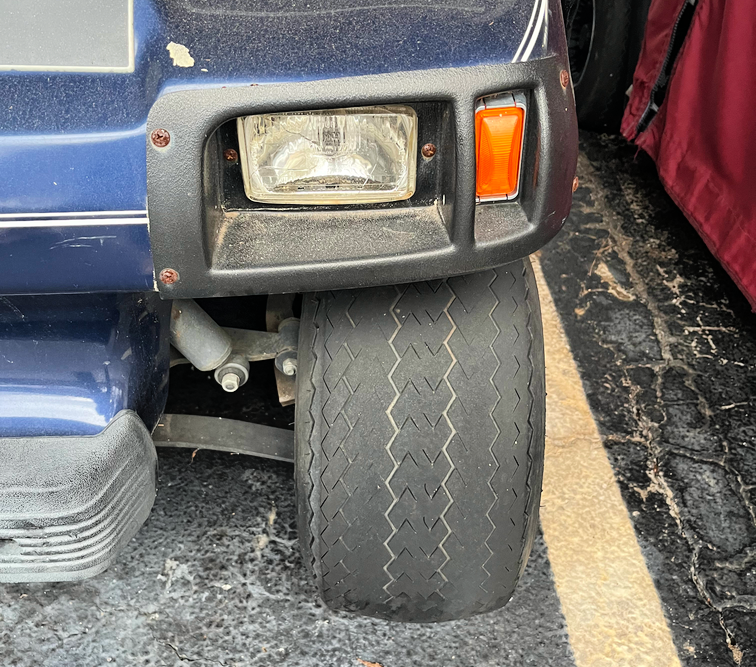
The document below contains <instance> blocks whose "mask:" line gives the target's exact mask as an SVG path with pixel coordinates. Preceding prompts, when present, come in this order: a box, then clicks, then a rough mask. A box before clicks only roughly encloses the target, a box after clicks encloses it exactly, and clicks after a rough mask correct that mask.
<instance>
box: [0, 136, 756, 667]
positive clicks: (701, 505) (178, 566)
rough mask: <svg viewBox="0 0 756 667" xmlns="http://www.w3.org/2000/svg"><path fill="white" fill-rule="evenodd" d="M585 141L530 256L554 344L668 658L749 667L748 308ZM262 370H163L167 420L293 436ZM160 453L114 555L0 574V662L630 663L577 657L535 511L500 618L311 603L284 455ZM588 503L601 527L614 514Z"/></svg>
mask: <svg viewBox="0 0 756 667" xmlns="http://www.w3.org/2000/svg"><path fill="white" fill-rule="evenodd" d="M581 148H582V151H581V162H580V167H579V175H580V179H581V186H580V188H579V189H578V191H577V192H576V194H575V204H574V207H573V212H572V214H571V216H570V219H569V220H568V222H567V224H566V226H565V229H564V230H563V231H562V232H561V233H560V235H559V236H558V237H557V238H556V239H555V240H554V241H553V242H552V243H551V244H550V245H549V246H548V247H546V248H544V249H543V250H542V251H541V252H540V253H539V256H538V258H537V260H536V261H538V263H539V265H540V267H541V269H542V272H543V276H544V277H545V280H546V284H547V285H548V291H549V293H550V296H551V299H553V303H554V305H555V306H556V312H557V313H558V316H559V317H558V319H559V320H560V321H561V327H562V328H563V331H564V334H566V340H567V342H568V343H569V348H565V349H568V350H569V349H571V351H572V359H574V363H575V365H576V368H577V371H578V373H579V377H580V380H581V381H582V390H583V391H584V393H583V391H581V392H580V393H581V395H582V396H584V398H585V399H586V400H587V404H588V405H589V406H590V409H591V410H592V414H593V418H594V419H595V422H596V424H597V425H598V429H599V433H600V438H601V441H602V442H603V450H604V451H605V452H606V456H607V457H608V461H609V463H610V464H611V470H612V471H613V473H614V478H615V480H616V483H617V484H618V487H619V491H620V492H621V501H622V502H623V503H624V508H623V509H622V511H623V512H625V511H626V516H627V517H629V521H630V522H631V526H632V528H633V529H634V530H632V531H630V534H631V535H634V539H635V540H636V541H637V545H638V548H639V553H640V554H641V557H640V562H641V565H642V566H643V567H644V568H645V569H646V570H647V572H648V575H650V580H651V581H652V582H653V586H652V587H651V588H652V592H653V596H652V597H654V598H655V599H656V600H657V602H656V603H655V604H658V605H660V609H661V611H662V614H661V616H660V618H661V619H662V624H666V628H668V632H669V635H670V637H671V641H672V642H673V645H674V648H673V651H675V652H676V654H677V657H676V659H677V660H678V661H679V664H680V665H684V666H685V667H692V666H698V665H715V666H717V667H719V666H726V665H740V666H748V665H756V511H755V506H754V502H755V500H754V494H755V492H756V364H755V363H754V359H756V318H755V317H754V315H753V314H752V313H751V312H750V309H749V307H748V305H747V303H746V301H745V299H744V298H743V297H742V295H740V293H739V292H738V290H737V288H736V287H735V286H734V285H733V283H732V281H731V280H730V279H729V277H728V276H727V275H726V273H725V272H724V271H723V270H722V268H721V267H720V266H719V265H718V264H717V263H716V261H715V260H714V259H713V258H712V257H711V256H710V254H709V253H708V251H707V249H706V247H705V245H704V244H703V242H702V241H701V240H700V238H699V237H698V236H697V234H696V233H695V231H694V230H693V228H692V227H690V225H689V224H688V223H687V222H686V220H685V219H684V217H683V216H682V214H681V213H680V212H679V211H678V209H677V208H676V207H675V205H674V204H673V203H672V202H671V201H670V199H669V198H668V197H667V196H666V194H665V193H664V191H663V189H662V188H661V186H660V184H659V182H658V179H657V177H656V173H655V170H654V167H653V164H652V163H651V162H650V160H648V159H647V158H646V157H645V156H644V155H642V154H636V151H635V149H634V148H633V147H631V146H628V145H627V144H626V143H625V142H624V141H622V140H620V139H618V138H607V137H599V136H595V135H583V136H582V146H581ZM260 303H261V302H260V300H259V299H257V300H256V299H248V300H236V301H226V300H224V303H217V304H209V305H208V307H209V308H210V309H213V308H215V309H217V312H215V313H214V314H215V315H216V316H217V317H218V318H219V319H223V318H224V317H225V318H226V321H224V322H223V323H224V324H227V325H229V326H251V327H254V326H257V327H260V328H263V323H262V322H261V321H260V315H259V313H257V314H255V306H259V305H260ZM547 370H548V369H547ZM255 371H257V372H256V374H255V376H254V377H255V380H254V381H253V382H250V383H249V384H248V385H246V386H245V387H243V388H242V389H241V390H240V391H239V392H237V393H236V394H234V395H232V396H229V395H227V394H225V393H223V392H222V390H221V389H220V388H219V387H217V385H215V384H214V382H213V380H212V379H211V378H210V377H209V375H208V374H206V373H200V372H198V371H194V370H192V369H191V368H189V367H177V368H175V369H174V370H173V371H172V377H171V383H172V384H171V397H170V399H169V406H168V411H170V412H185V413H192V414H212V415H217V416H224V417H233V418H236V419H246V420H249V421H258V422H262V423H267V424H270V425H274V426H280V427H284V428H291V427H292V425H293V409H292V408H291V407H289V408H281V407H280V406H278V405H277V404H276V402H275V400H274V397H275V385H274V383H273V377H272V368H271V365H270V364H269V363H263V364H260V365H259V367H257V366H256V367H255ZM578 389H580V387H579V388H578ZM208 397H210V398H208ZM589 414H590V413H589ZM159 455H160V476H159V492H158V497H157V501H156V504H155V508H154V510H153V512H152V515H151V517H150V519H149V520H148V521H147V523H146V524H145V526H144V527H143V528H142V530H141V531H140V532H139V534H138V535H137V536H136V538H135V539H134V540H133V541H132V542H131V543H130V545H129V546H128V548H127V550H126V551H125V552H124V553H123V554H122V556H121V557H120V559H119V561H118V563H117V564H116V566H114V567H113V568H111V569H110V570H108V571H107V572H105V573H103V574H101V575H100V576H98V577H95V578H94V579H92V580H89V581H86V582H83V583H80V584H55V585H50V584H30V585H4V586H0V664H2V665H8V666H11V665H14V666H15V665H19V666H20V665H24V666H26V665H46V666H47V665H49V666H55V667H57V666H61V667H62V666H66V667H68V666H79V665H81V666H90V665H111V664H116V665H118V664H120V665H183V664H186V663H192V664H194V665H197V666H198V667H199V666H204V665H208V666H209V665H229V666H230V665H239V666H246V665H278V664H286V665H293V666H300V665H301V666H303V667H304V666H313V667H314V666H316V665H317V666H319V667H320V666H327V667H331V666H334V667H342V666H343V667H347V666H355V667H359V666H360V665H363V666H364V665H371V663H375V664H378V665H381V666H382V667H410V666H413V667H414V666H415V665H422V666H431V665H433V666H436V665H438V666H441V665H443V666H444V667H446V666H447V665H455V666H457V665H459V666H464V667H468V666H469V667H489V666H490V667H493V666H497V667H499V666H501V667H505V666H510V665H511V666H515V665H517V666H519V665H538V666H539V667H545V666H549V667H552V666H553V667H571V666H572V665H576V666H577V667H583V666H584V665H585V666H586V667H587V665H589V664H590V665H591V666H592V667H593V666H596V667H598V666H599V665H601V666H602V667H603V666H606V667H609V666H611V665H630V664H631V663H629V662H628V661H624V662H623V660H622V658H621V657H620V658H617V657H616V656H621V655H623V651H622V649H623V648H628V651H629V650H630V648H631V647H623V646H621V645H620V646H617V643H618V642H619V643H620V644H621V642H632V638H630V639H627V638H624V639H618V638H617V637H613V638H612V637H609V638H606V639H605V642H604V644H602V645H603V646H609V645H610V644H611V642H614V646H613V650H614V652H613V653H612V654H611V655H612V656H614V657H611V658H610V657H607V656H608V655H609V654H608V653H607V655H606V656H604V657H603V658H602V657H601V656H600V655H597V656H595V657H594V658H587V657H586V655H587V654H586V653H585V652H584V651H582V649H578V645H579V644H580V645H581V646H583V645H584V643H582V644H581V642H582V638H581V636H580V634H581V633H585V632H588V631H590V630H589V629H590V627H591V626H590V619H589V622H588V623H587V625H586V624H579V623H576V622H574V620H573V619H574V618H575V615H574V605H573V602H572V601H569V602H568V600H567V597H566V596H567V595H568V593H569V589H570V586H569V583H570V582H569V581H566V579H565V571H564V569H563V568H562V569H560V568H557V567H556V559H557V556H558V557H559V558H560V559H561V560H560V562H569V556H570V554H569V553H568V554H566V556H567V560H566V561H565V560H564V556H565V554H564V553H563V550H564V547H563V546H560V547H559V548H560V549H561V551H560V553H559V554H557V553H555V552H554V553H552V554H551V556H552V558H553V560H554V567H552V563H551V562H550V554H549V552H548V550H547V547H546V542H548V543H549V544H550V546H549V548H550V549H552V551H554V550H555V549H556V548H557V546H556V545H557V542H556V540H554V541H552V542H549V538H550V535H551V534H552V533H553V528H551V527H549V526H547V524H546V522H544V535H545V537H546V538H547V539H546V542H544V539H543V536H541V535H539V538H538V539H537V541H536V545H535V548H534V552H533V554H532V556H531V559H530V562H529V564H528V567H527V569H526V572H525V575H524V577H523V580H522V582H521V583H520V586H519V588H518V590H517V592H516V594H515V596H514V598H513V599H512V601H511V602H510V603H509V604H508V605H507V606H506V607H505V608H504V609H502V610H501V611H499V612H496V613H493V614H489V615H484V616H479V617H476V618H473V619H469V620H465V621H459V622H453V623H446V624H440V625H416V624H413V625H405V624H396V623H387V622H383V621H377V620H372V619H366V618H361V617H356V616H351V615H348V614H336V613H333V612H330V611H328V610H327V609H325V608H324V607H323V605H322V604H321V603H320V602H319V601H318V599H317V594H316V591H315V587H314V586H313V584H312V582H311V580H310V577H309V575H308V574H307V573H306V571H305V568H304V566H303V563H302V559H301V557H300V554H299V551H298V547H297V540H296V538H297V535H296V521H295V507H294V486H293V479H292V468H291V467H290V466H288V465H286V464H282V463H274V462H267V461H263V460H257V459H254V458H249V457H244V456H239V455H232V454H222V453H216V452H209V451H198V452H192V451H190V450H163V451H160V452H159ZM602 455H603V454H602ZM555 486H556V485H555ZM549 491H550V497H552V498H558V497H559V494H560V489H559V488H553V487H550V489H549ZM544 497H545V498H547V497H549V494H546V493H545V494H544ZM569 508H570V505H569V503H568V504H567V507H566V509H567V511H569ZM547 509H548V508H544V512H545V511H546V510H547ZM592 511H593V512H594V514H593V519H594V520H596V521H601V519H602V516H603V515H602V513H604V512H606V511H607V508H606V507H602V505H601V503H596V504H595V506H594V507H593V508H592ZM544 516H546V514H544ZM580 525H581V524H580V522H579V521H576V523H575V530H576V531H580ZM592 539H600V538H592ZM606 539H611V538H610V536H608V537H607V538H606ZM564 544H569V543H568V542H565V543H564ZM592 546H593V545H592V544H591V543H590V542H589V543H588V544H585V543H584V544H582V545H581V548H583V549H586V548H587V549H588V551H589V552H590V551H591V549H592ZM595 547H596V551H597V552H599V551H600V550H601V549H600V547H601V545H600V544H596V545H595ZM597 577H598V575H597ZM567 578H569V571H568V573H567ZM622 583H623V582H617V585H619V586H621V585H622ZM581 586H584V587H587V588H589V589H590V588H591V586H592V583H591V582H590V581H587V582H584V583H581ZM657 596H658V597H657ZM627 611H628V618H630V616H631V613H630V612H631V610H627ZM586 627H587V628H588V630H586ZM666 628H665V632H666ZM632 649H633V650H635V651H640V653H637V652H636V653H635V655H640V656H641V657H640V658H635V659H634V664H633V667H637V665H641V664H642V665H656V664H660V663H659V662H658V661H657V660H656V658H657V657H658V655H660V653H661V650H662V649H661V647H660V646H659V645H656V646H655V645H654V644H653V643H651V644H650V645H644V646H641V647H638V646H636V647H632ZM629 654H630V653H628V655H629ZM361 661H362V662H361Z"/></svg>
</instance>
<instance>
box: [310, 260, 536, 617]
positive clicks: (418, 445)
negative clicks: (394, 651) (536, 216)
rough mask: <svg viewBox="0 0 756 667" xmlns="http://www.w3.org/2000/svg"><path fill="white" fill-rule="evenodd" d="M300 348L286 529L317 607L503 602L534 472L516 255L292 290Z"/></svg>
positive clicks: (466, 606) (528, 529) (531, 503)
mask: <svg viewBox="0 0 756 667" xmlns="http://www.w3.org/2000/svg"><path fill="white" fill-rule="evenodd" d="M299 356H300V366H299V378H298V382H299V386H298V397H297V426H296V431H297V465H296V477H297V493H298V505H299V529H300V536H301V542H302V549H303V552H304V554H305V558H306V561H307V563H308V565H309V566H310V567H311V569H312V571H313V572H314V574H315V576H316V580H317V583H318V586H319V588H320V593H321V595H322V597H323V599H324V600H325V602H326V603H327V604H328V605H329V606H330V607H331V608H334V609H340V610H348V611H356V612H359V613H363V614H366V615H370V616H377V617H381V618H387V619H390V620H402V621H440V620H450V619H456V618H462V617H466V616H470V615H472V614H477V613H481V612H485V611H490V610H493V609H496V608H498V607H500V606H502V605H503V604H505V603H506V602H507V601H508V600H509V598H510V597H511V595H512V592H513V590H514V587H515V585H516V583H517V580H518V579H519V577H520V575H521V574H522V571H523V569H524V567H525V563H526V561H527V557H528V553H529V551H530V547H531V544H532V541H533V538H534V534H535V530H536V526H537V510H538V499H539V497H540V488H541V478H542V466H543V439H544V422H545V417H544V397H545V392H544V384H543V382H544V380H543V342H542V332H541V321H540V311H539V305H538V297H537V290H536V287H535V283H534V279H533V274H532V269H531V268H530V264H529V262H528V261H527V260H523V261H521V262H517V263H514V264H510V265H508V266H505V267H502V268H499V269H495V270H491V271H486V272H483V273H478V274H472V275H468V276H460V277H455V278H449V279H445V280H438V281H430V282H424V283H412V284H409V285H399V286H391V287H379V288H370V289H364V290H352V291H347V290H344V291H339V292H328V293H320V294H313V295H306V296H305V297H304V300H303V311H302V325H301V334H300V352H299Z"/></svg>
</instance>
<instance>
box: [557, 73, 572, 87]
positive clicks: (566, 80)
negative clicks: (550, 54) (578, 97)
mask: <svg viewBox="0 0 756 667" xmlns="http://www.w3.org/2000/svg"><path fill="white" fill-rule="evenodd" d="M559 83H561V84H562V88H565V89H566V88H567V86H569V85H570V75H569V72H567V70H566V69H563V70H562V71H561V72H559Z"/></svg>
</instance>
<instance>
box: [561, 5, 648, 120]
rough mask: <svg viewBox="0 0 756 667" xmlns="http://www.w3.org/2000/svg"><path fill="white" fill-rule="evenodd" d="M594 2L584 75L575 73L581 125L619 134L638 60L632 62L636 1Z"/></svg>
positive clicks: (574, 79) (576, 104) (576, 102)
mask: <svg viewBox="0 0 756 667" xmlns="http://www.w3.org/2000/svg"><path fill="white" fill-rule="evenodd" d="M592 3H593V7H594V15H593V31H592V35H591V46H590V51H589V54H588V58H587V61H586V63H585V66H584V68H583V69H582V71H581V73H580V75H579V76H578V77H577V78H576V77H575V73H574V72H573V86H574V89H575V106H576V110H577V117H578V124H579V125H580V127H581V128H583V129H585V130H592V131H594V132H608V133H615V132H619V127H620V122H621V121H622V113H623V111H624V107H625V102H626V95H625V91H626V90H627V87H628V86H629V85H630V83H631V82H632V72H633V70H634V69H635V62H632V63H629V62H628V60H629V51H630V50H631V32H632V30H633V25H634V20H633V18H634V17H633V11H632V10H633V3H632V1H631V0H592ZM568 36H569V27H568ZM628 68H630V69H629V71H628Z"/></svg>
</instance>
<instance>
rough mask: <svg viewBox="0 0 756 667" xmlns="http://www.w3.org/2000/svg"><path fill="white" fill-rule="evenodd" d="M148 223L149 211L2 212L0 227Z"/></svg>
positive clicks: (96, 225) (19, 227)
mask: <svg viewBox="0 0 756 667" xmlns="http://www.w3.org/2000/svg"><path fill="white" fill-rule="evenodd" d="M147 224H148V219H147V211H85V212H72V213H0V229H22V228H27V227H102V226H112V225H147Z"/></svg>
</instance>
